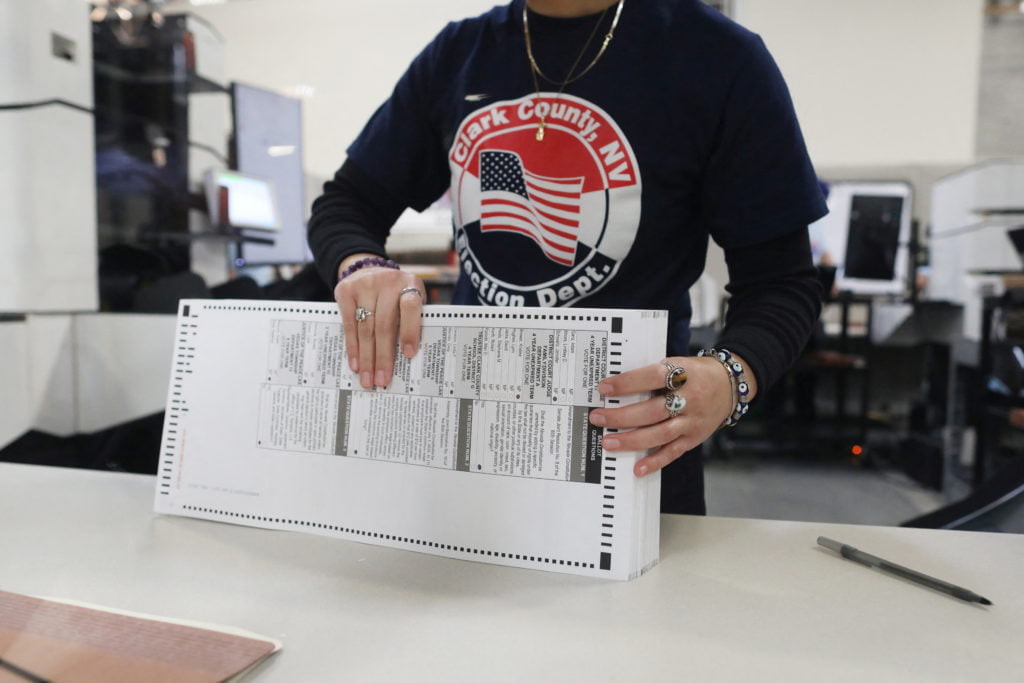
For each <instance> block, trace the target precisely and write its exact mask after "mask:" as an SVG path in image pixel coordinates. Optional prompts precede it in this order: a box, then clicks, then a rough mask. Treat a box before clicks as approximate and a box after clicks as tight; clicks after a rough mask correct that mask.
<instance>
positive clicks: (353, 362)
mask: <svg viewBox="0 0 1024 683" xmlns="http://www.w3.org/2000/svg"><path fill="white" fill-rule="evenodd" d="M348 367H349V368H350V369H351V370H352V372H359V359H358V358H356V357H355V356H352V357H351V358H349V359H348Z"/></svg>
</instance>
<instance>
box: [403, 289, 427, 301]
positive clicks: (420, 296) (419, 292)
mask: <svg viewBox="0 0 1024 683" xmlns="http://www.w3.org/2000/svg"><path fill="white" fill-rule="evenodd" d="M409 292H416V295H417V296H419V298H420V299H421V300H422V299H423V292H421V291H420V290H419V289H417V288H416V287H406V288H405V289H403V290H402V291H401V292H399V293H398V298H399V299H401V298H402V297H403V296H405V295H406V294H408V293H409Z"/></svg>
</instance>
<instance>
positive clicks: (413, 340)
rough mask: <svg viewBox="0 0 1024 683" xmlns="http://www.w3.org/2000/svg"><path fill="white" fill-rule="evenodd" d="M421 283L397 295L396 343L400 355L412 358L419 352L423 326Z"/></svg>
mask: <svg viewBox="0 0 1024 683" xmlns="http://www.w3.org/2000/svg"><path fill="white" fill-rule="evenodd" d="M425 300H426V295H425V294H424V293H423V283H422V282H419V281H417V283H416V286H415V288H413V287H406V288H405V289H403V290H402V291H401V292H399V294H398V309H399V312H400V313H399V315H400V318H399V321H398V343H399V344H400V345H401V349H402V355H403V356H405V357H406V358H412V357H413V356H415V355H416V352H417V351H419V350H420V330H421V329H422V325H423V320H422V319H423V302H424V301H425Z"/></svg>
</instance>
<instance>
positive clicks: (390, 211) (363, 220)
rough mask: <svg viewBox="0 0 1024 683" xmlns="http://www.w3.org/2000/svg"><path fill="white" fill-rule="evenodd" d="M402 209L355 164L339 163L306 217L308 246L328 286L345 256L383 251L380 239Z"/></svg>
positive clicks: (331, 284) (332, 281)
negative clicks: (307, 218) (307, 222)
mask: <svg viewBox="0 0 1024 683" xmlns="http://www.w3.org/2000/svg"><path fill="white" fill-rule="evenodd" d="M403 211H405V206H404V205H402V203H401V202H400V201H398V200H397V199H395V198H394V197H393V196H392V195H391V194H390V193H389V192H388V191H387V190H386V189H384V188H383V187H381V186H380V184H379V183H377V182H376V181H374V180H373V179H372V178H370V177H369V176H368V175H366V174H365V173H363V172H362V171H361V170H360V169H359V167H358V166H356V165H355V164H354V163H352V162H351V161H348V160H346V161H345V163H344V164H342V166H341V168H340V169H339V170H338V172H337V173H335V174H334V179H333V180H328V181H327V182H326V183H324V192H323V194H322V195H320V196H319V197H318V198H317V200H316V201H315V202H313V211H312V216H311V217H310V219H309V234H308V239H309V248H310V249H311V250H312V252H313V258H314V259H315V260H316V267H317V271H318V272H319V273H320V276H321V277H322V278H323V279H324V282H326V283H327V285H328V287H331V288H333V287H334V285H335V283H336V282H337V280H338V264H340V263H341V262H342V261H343V260H345V258H347V257H348V256H351V255H352V254H358V253H361V252H367V253H371V254H377V255H378V256H385V255H386V254H385V252H384V242H385V240H386V239H387V236H388V232H390V230H391V226H392V225H394V224H395V221H396V220H398V217H399V216H401V215H402V212H403Z"/></svg>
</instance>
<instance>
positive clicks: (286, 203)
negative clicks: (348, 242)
mask: <svg viewBox="0 0 1024 683" xmlns="http://www.w3.org/2000/svg"><path fill="white" fill-rule="evenodd" d="M231 110H232V117H233V120H234V135H233V138H232V158H233V162H234V163H233V166H234V168H235V169H237V170H238V171H239V172H241V173H243V174H245V175H248V176H252V177H256V178H264V179H266V180H268V181H270V184H271V186H272V187H273V188H274V191H275V195H276V197H277V203H278V211H279V214H280V222H281V227H280V229H279V230H278V231H277V233H276V234H275V235H274V243H273V244H260V243H253V242H243V243H240V244H239V245H238V248H237V252H236V259H235V263H236V265H238V266H246V265H285V264H299V263H306V262H308V261H310V260H312V255H311V254H310V252H309V247H308V246H307V244H306V218H307V216H306V208H307V207H306V193H305V175H304V170H303V166H302V103H301V102H300V101H299V100H298V99H296V98H294V97H288V96H287V95H282V94H280V93H277V92H274V91H272V90H268V89H266V88H260V87H257V86H252V85H246V84H242V83H232V84H231ZM243 232H244V231H243Z"/></svg>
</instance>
